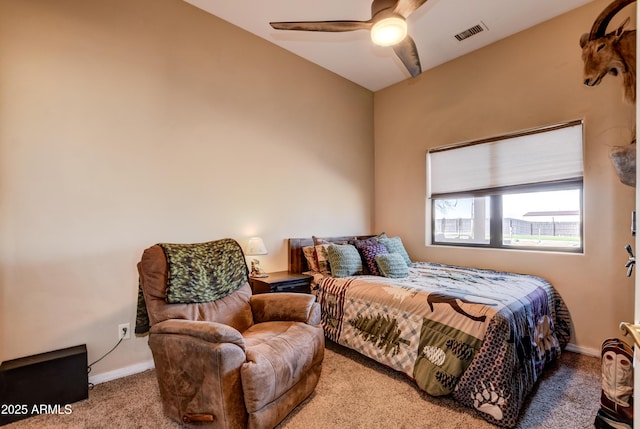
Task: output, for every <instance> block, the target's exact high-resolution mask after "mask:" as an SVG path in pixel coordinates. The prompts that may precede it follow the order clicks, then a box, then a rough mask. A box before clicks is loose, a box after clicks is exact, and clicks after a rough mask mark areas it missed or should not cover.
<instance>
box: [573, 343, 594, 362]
mask: <svg viewBox="0 0 640 429" xmlns="http://www.w3.org/2000/svg"><path fill="white" fill-rule="evenodd" d="M566 350H567V351H570V352H574V353H580V354H583V355H587V356H593V357H597V358H599V357H600V350H597V349H592V348H591V347H582V346H576V345H575V344H572V343H569V344H567V347H566Z"/></svg>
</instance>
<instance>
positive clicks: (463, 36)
mask: <svg viewBox="0 0 640 429" xmlns="http://www.w3.org/2000/svg"><path fill="white" fill-rule="evenodd" d="M484 30H485V28H484V27H483V26H482V25H480V24H477V25H474V26H473V27H471V28H468V29H466V30H464V31H462V32H460V33H458V34H456V35H455V36H454V37H455V38H456V39H457V40H458V42H462V41H463V40H464V39H468V38H469V37H471V36H475V35H476V34H478V33H481V32H483V31H484Z"/></svg>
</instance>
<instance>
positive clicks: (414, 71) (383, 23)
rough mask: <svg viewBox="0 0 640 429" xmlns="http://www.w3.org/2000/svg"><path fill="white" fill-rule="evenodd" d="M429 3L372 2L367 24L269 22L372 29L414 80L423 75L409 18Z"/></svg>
mask: <svg viewBox="0 0 640 429" xmlns="http://www.w3.org/2000/svg"><path fill="white" fill-rule="evenodd" d="M426 1H427V0H373V3H371V19H370V20H368V21H303V22H270V23H269V24H271V26H272V27H273V28H275V29H276V30H299V31H330V32H339V31H354V30H370V31H371V40H372V41H373V43H375V44H376V45H379V46H391V47H393V51H394V52H395V53H396V55H397V56H398V58H400V60H401V61H402V63H403V64H404V66H405V67H406V68H407V70H408V71H409V74H411V76H412V77H416V76H417V75H419V74H420V73H422V67H421V66H420V58H419V57H418V50H417V49H416V44H415V43H414V41H413V39H412V38H411V36H409V35H407V21H406V20H407V18H408V17H409V15H411V14H412V13H413V12H415V11H416V10H417V9H418V8H419V7H420V6H422V5H423V4H424V3H426Z"/></svg>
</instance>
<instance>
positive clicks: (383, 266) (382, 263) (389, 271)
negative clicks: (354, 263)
mask: <svg viewBox="0 0 640 429" xmlns="http://www.w3.org/2000/svg"><path fill="white" fill-rule="evenodd" d="M375 259H376V263H377V264H378V268H379V269H380V273H381V274H382V275H383V276H385V277H390V278H402V277H407V276H408V275H409V266H408V265H407V264H406V262H405V261H404V258H403V257H402V255H400V254H399V253H384V254H380V255H376V257H375Z"/></svg>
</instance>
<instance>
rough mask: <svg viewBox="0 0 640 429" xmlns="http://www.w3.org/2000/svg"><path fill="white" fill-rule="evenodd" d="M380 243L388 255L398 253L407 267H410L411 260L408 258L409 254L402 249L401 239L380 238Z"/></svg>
mask: <svg viewBox="0 0 640 429" xmlns="http://www.w3.org/2000/svg"><path fill="white" fill-rule="evenodd" d="M380 243H382V244H384V245H385V246H386V248H387V250H388V251H389V253H399V254H400V256H402V258H403V259H404V262H405V263H406V264H407V266H408V267H410V266H411V259H410V258H409V254H408V253H407V251H406V249H405V248H404V244H402V239H401V238H400V237H391V238H381V239H380Z"/></svg>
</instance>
